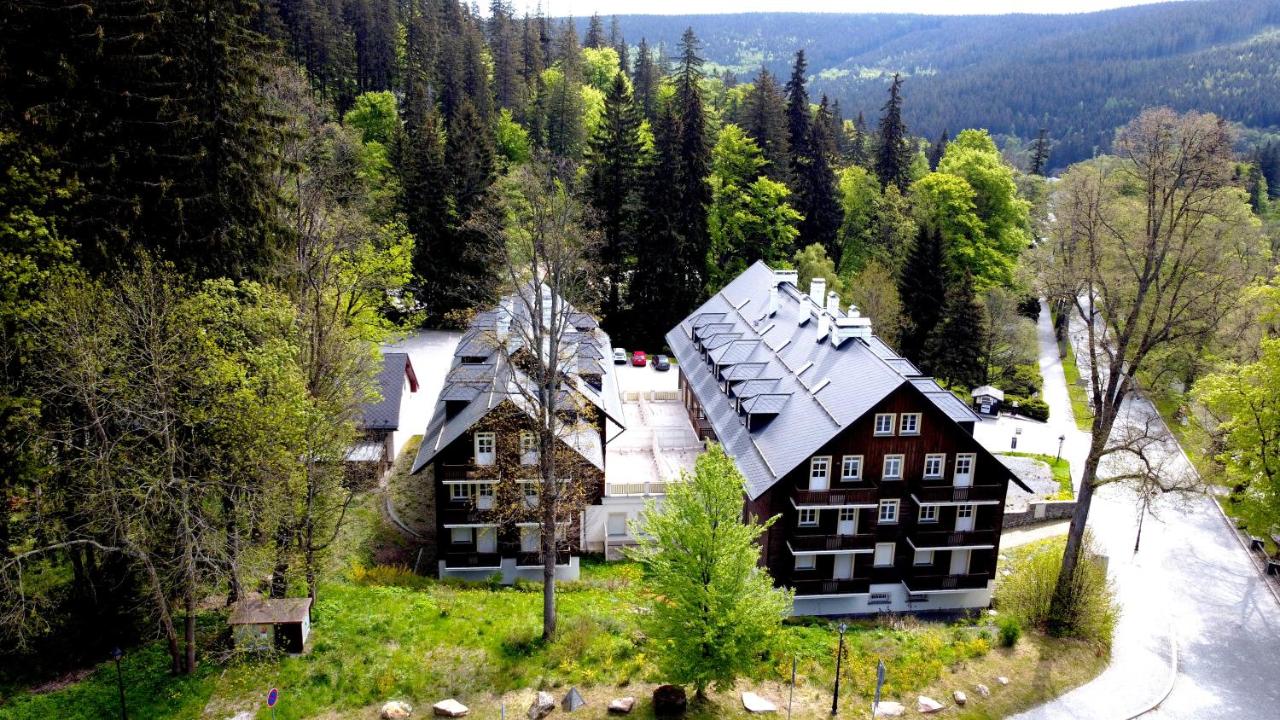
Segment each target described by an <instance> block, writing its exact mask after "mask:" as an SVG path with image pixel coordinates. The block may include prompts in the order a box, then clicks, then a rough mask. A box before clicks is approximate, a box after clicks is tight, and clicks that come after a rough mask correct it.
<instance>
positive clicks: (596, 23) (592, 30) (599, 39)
mask: <svg viewBox="0 0 1280 720" xmlns="http://www.w3.org/2000/svg"><path fill="white" fill-rule="evenodd" d="M582 46H583V47H589V48H595V49H597V50H599V49H601V48H604V47H606V45H605V39H604V23H602V22H601V21H600V13H591V22H590V23H588V24H587V37H586V39H585V40H583V41H582Z"/></svg>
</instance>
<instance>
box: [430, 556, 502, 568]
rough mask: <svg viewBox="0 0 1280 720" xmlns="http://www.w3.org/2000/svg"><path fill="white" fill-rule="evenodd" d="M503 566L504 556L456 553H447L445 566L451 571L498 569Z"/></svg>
mask: <svg viewBox="0 0 1280 720" xmlns="http://www.w3.org/2000/svg"><path fill="white" fill-rule="evenodd" d="M501 565H502V556H501V555H499V554H498V553H496V552H495V553H482V552H456V553H446V554H445V556H444V566H445V568H446V569H449V570H466V569H468V568H497V567H499V566H501Z"/></svg>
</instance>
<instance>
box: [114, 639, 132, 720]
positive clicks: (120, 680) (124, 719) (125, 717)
mask: <svg viewBox="0 0 1280 720" xmlns="http://www.w3.org/2000/svg"><path fill="white" fill-rule="evenodd" d="M122 657H124V652H123V651H122V650H121V649H120V648H118V647H113V648H111V659H112V660H114V661H115V662H116V684H117V685H118V686H119V687H120V720H129V711H128V710H127V709H125V704H124V673H123V672H122V671H121V670H120V658H122Z"/></svg>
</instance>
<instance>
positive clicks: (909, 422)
mask: <svg viewBox="0 0 1280 720" xmlns="http://www.w3.org/2000/svg"><path fill="white" fill-rule="evenodd" d="M898 434H899V435H919V434H920V413H902V418H901V419H900V420H899V421H898Z"/></svg>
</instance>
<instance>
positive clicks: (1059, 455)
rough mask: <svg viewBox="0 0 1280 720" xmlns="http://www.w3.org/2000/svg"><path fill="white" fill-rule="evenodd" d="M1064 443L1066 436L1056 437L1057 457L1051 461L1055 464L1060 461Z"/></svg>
mask: <svg viewBox="0 0 1280 720" xmlns="http://www.w3.org/2000/svg"><path fill="white" fill-rule="evenodd" d="M1066 441H1067V436H1066V435H1059V436H1058V456H1057V457H1055V458H1054V459H1053V460H1054V462H1057V461H1058V460H1061V459H1062V443H1064V442H1066Z"/></svg>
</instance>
